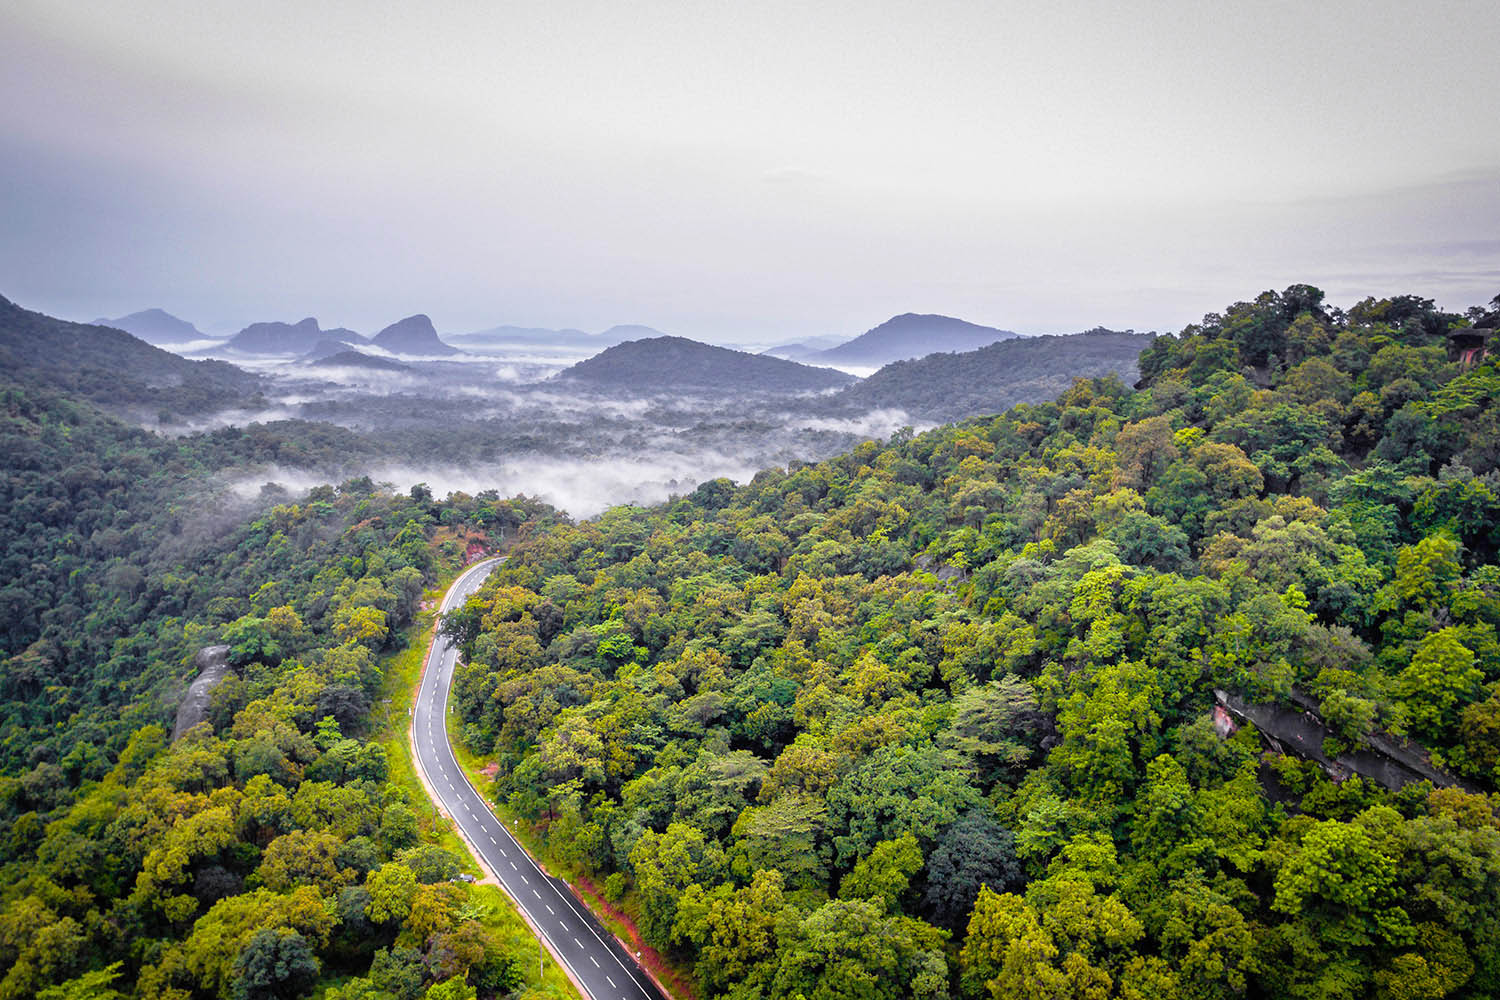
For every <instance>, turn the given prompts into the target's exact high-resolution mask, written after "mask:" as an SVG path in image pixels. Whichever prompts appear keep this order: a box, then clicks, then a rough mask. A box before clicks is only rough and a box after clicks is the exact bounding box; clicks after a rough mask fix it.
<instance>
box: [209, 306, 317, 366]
mask: <svg viewBox="0 0 1500 1000" xmlns="http://www.w3.org/2000/svg"><path fill="white" fill-rule="evenodd" d="M322 338H323V331H322V330H320V329H319V328H318V321H317V320H315V319H313V318H312V317H311V316H309V317H308V318H307V319H304V320H302V321H301V322H298V323H275V322H273V323H251V324H250V325H249V326H247V327H245V328H244V329H243V330H241V331H240V332H239V333H237V334H235V335H234V336H233V337H230V338H229V343H228V344H226V345H225V346H226V347H228V348H229V349H230V350H233V351H238V352H240V353H242V354H278V355H297V356H300V355H303V354H306V353H307V352H308V351H310V350H312V348H313V347H314V346H315V345H316V344H317V343H318V341H319V340H321V339H322Z"/></svg>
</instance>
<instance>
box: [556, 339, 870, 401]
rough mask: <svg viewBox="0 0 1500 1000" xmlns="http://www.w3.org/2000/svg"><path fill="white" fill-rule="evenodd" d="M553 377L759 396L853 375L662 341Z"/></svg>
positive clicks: (844, 381) (845, 380)
mask: <svg viewBox="0 0 1500 1000" xmlns="http://www.w3.org/2000/svg"><path fill="white" fill-rule="evenodd" d="M555 378H556V379H558V380H560V381H564V382H583V383H589V384H593V385H598V386H612V387H626V388H634V389H641V388H644V389H654V390H670V389H678V388H682V389H742V390H743V389H750V390H752V391H763V392H806V391H816V390H822V389H832V388H837V387H839V386H843V385H848V384H850V383H852V382H853V381H854V377H853V376H851V375H846V374H845V373H843V372H838V371H834V370H832V369H828V368H814V367H811V366H809V365H801V364H797V363H796V362H795V361H787V360H784V359H782V358H774V357H767V356H765V355H761V354H750V353H747V352H745V351H736V350H733V349H732V348H728V347H716V346H714V345H712V344H705V343H702V342H700V341H696V340H689V339H688V338H686V337H668V336H662V337H650V338H646V339H644V340H631V341H626V342H625V343H623V344H616V345H615V346H613V347H609V348H606V349H605V350H603V351H601V352H600V353H598V354H596V355H594V356H593V357H592V358H589V359H587V360H585V361H580V362H579V363H578V364H576V365H573V366H572V367H571V368H568V369H565V370H564V371H562V372H560V373H559V374H558V375H556V376H555Z"/></svg>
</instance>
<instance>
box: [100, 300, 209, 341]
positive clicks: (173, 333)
mask: <svg viewBox="0 0 1500 1000" xmlns="http://www.w3.org/2000/svg"><path fill="white" fill-rule="evenodd" d="M94 325H95V326H108V327H112V328H113V329H116V330H124V331H125V332H126V333H128V334H130V335H131V336H132V337H137V338H139V339H141V340H144V341H145V342H146V343H148V344H186V343H189V342H191V341H194V340H201V339H203V333H202V331H200V330H199V329H198V328H197V327H196V326H194V325H193V324H191V323H189V322H188V321H187V320H185V319H178V318H177V317H176V316H173V315H172V314H171V313H169V312H167V311H166V310H165V309H157V308H155V307H153V308H151V309H142V310H141V311H140V312H133V313H131V314H130V315H128V316H120V317H117V318H115V319H97V320H95V321H94Z"/></svg>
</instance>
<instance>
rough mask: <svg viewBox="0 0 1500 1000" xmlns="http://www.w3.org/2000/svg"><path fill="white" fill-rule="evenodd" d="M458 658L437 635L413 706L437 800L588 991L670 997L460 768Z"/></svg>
mask: <svg viewBox="0 0 1500 1000" xmlns="http://www.w3.org/2000/svg"><path fill="white" fill-rule="evenodd" d="M499 563H500V560H499V559H489V560H486V561H484V562H481V563H476V564H475V565H474V566H472V567H470V568H469V569H468V570H466V571H465V572H464V573H463V575H462V576H460V577H459V578H458V579H457V580H455V581H454V583H453V586H452V587H450V588H449V589H448V593H447V594H446V595H444V597H443V604H442V608H441V610H442V611H444V612H447V611H450V610H452V609H453V608H455V607H458V606H459V605H461V604H462V603H463V602H464V601H465V600H466V599H468V597H469V595H471V594H473V593H474V592H475V591H476V590H478V589H479V585H480V584H481V583H483V582H484V579H485V577H487V576H489V574H490V571H491V570H493V569H494V568H495V567H496V566H497V565H499ZM457 662H458V651H457V649H455V648H454V647H453V645H452V644H451V643H450V642H449V641H448V640H447V639H445V638H443V637H442V636H438V637H437V638H436V639H435V640H434V641H433V644H432V649H431V650H430V651H429V652H428V654H427V669H426V670H425V671H424V672H423V674H422V686H421V687H420V688H419V689H418V691H417V703H416V706H415V708H414V710H413V712H412V728H411V738H412V744H413V746H414V747H415V748H416V758H417V767H418V768H419V769H420V770H421V772H422V776H423V778H424V779H425V780H426V782H427V786H428V788H429V789H430V790H431V792H432V794H433V795H434V796H436V798H437V801H438V805H439V806H440V807H441V808H442V810H443V812H445V813H447V814H448V815H449V816H450V817H452V819H453V822H454V823H455V824H456V825H457V826H458V828H459V830H460V831H461V832H462V833H463V836H464V839H465V840H467V841H468V842H469V847H470V849H471V850H473V851H474V853H476V854H477V855H478V856H479V859H480V861H481V863H482V864H483V865H484V866H485V867H486V868H487V869H489V872H490V874H492V875H493V876H494V877H495V878H496V879H497V880H498V881H499V882H500V884H501V885H503V886H504V887H505V891H506V892H508V893H510V896H511V898H512V899H514V900H515V901H516V904H517V905H518V906H519V907H520V908H521V910H522V911H523V912H524V913H525V914H526V916H527V917H528V918H529V919H530V920H531V925H532V928H533V929H534V930H536V931H538V932H539V933H540V934H541V936H542V939H543V940H544V941H545V942H546V944H547V950H548V951H550V952H552V956H553V959H554V960H555V961H557V962H559V963H560V964H562V965H563V966H564V967H565V968H566V969H567V970H568V971H569V972H570V973H572V976H573V981H574V982H575V983H577V984H579V985H580V986H582V988H583V989H584V991H585V993H586V995H587V996H588V997H591V998H592V1000H666V997H664V995H663V994H662V992H661V991H660V990H659V989H657V987H656V984H655V983H654V982H652V981H651V979H650V978H649V977H648V976H646V974H645V973H644V972H642V971H641V970H640V969H639V968H638V967H637V966H636V964H635V962H634V961H633V960H632V959H631V958H630V956H629V955H628V953H627V952H626V951H625V949H624V947H623V946H622V945H621V944H620V942H619V941H618V940H617V939H616V938H615V937H614V936H613V935H611V934H610V933H609V932H608V931H606V930H605V929H604V928H603V927H601V926H600V924H599V922H598V921H597V920H595V919H594V915H593V914H592V913H590V912H589V911H588V910H587V909H586V908H584V906H583V905H582V904H580V903H579V902H578V900H577V899H576V898H575V897H574V896H573V893H572V892H571V891H570V890H569V889H568V887H567V884H566V883H564V882H563V881H562V880H561V879H554V878H550V877H548V876H547V875H544V874H542V870H541V869H540V868H538V867H537V865H536V862H534V861H532V860H531V855H529V854H527V853H526V851H525V850H524V849H523V848H522V847H521V845H520V844H519V843H517V842H516V839H515V838H514V837H512V836H511V835H510V833H509V832H508V831H507V830H506V829H505V826H504V824H502V823H501V822H500V820H499V819H497V818H496V817H495V814H494V813H492V812H490V809H489V806H488V805H487V804H486V803H485V801H484V799H483V797H481V796H480V794H479V793H478V792H477V791H475V790H474V787H473V786H472V785H470V784H469V781H468V779H467V778H466V777H464V774H463V772H462V771H461V770H459V767H458V761H457V760H455V759H454V757H453V748H452V747H451V746H449V744H448V729H447V727H446V725H445V724H444V719H445V716H446V714H447V712H448V689H449V687H450V686H451V685H452V683H453V668H454V665H455V664H456V663H457Z"/></svg>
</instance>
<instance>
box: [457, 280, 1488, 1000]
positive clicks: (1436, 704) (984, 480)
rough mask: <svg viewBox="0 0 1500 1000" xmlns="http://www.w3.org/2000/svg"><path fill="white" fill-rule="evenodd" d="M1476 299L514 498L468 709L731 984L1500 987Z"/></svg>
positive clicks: (587, 846)
mask: <svg viewBox="0 0 1500 1000" xmlns="http://www.w3.org/2000/svg"><path fill="white" fill-rule="evenodd" d="M1496 305H1500V301H1497V303H1496ZM1493 318H1494V313H1493V312H1486V311H1485V310H1483V309H1479V310H1473V311H1471V313H1470V314H1469V315H1468V316H1459V315H1454V314H1444V313H1442V312H1440V311H1439V310H1437V309H1435V308H1434V307H1433V305H1432V303H1431V302H1429V301H1426V300H1421V299H1417V298H1414V297H1401V298H1395V299H1390V300H1378V301H1377V300H1373V299H1372V300H1366V301H1364V302H1361V303H1359V304H1357V305H1356V306H1354V307H1352V308H1351V309H1349V310H1348V311H1347V312H1342V311H1340V310H1337V309H1333V308H1330V307H1328V306H1326V305H1325V304H1324V302H1323V300H1322V293H1321V292H1319V291H1318V290H1317V289H1314V288H1311V287H1308V286H1293V287H1292V288H1289V289H1287V290H1286V291H1285V292H1281V293H1266V294H1264V295H1262V296H1260V297H1258V298H1257V299H1255V300H1254V301H1252V302H1243V303H1238V304H1236V305H1234V306H1232V307H1231V308H1229V309H1228V310H1226V312H1225V313H1224V314H1222V315H1211V316H1208V317H1206V318H1205V319H1204V321H1203V322H1202V323H1200V324H1195V325H1193V326H1190V327H1189V328H1187V329H1186V330H1184V331H1183V332H1182V334H1181V335H1179V336H1167V337H1160V338H1158V339H1156V340H1155V341H1154V342H1153V343H1152V344H1151V346H1150V347H1149V348H1148V349H1147V350H1146V351H1145V353H1144V354H1143V355H1142V358H1141V361H1140V373H1141V381H1140V389H1139V391H1132V390H1131V388H1130V387H1129V386H1127V385H1126V384H1124V383H1122V382H1121V381H1119V380H1118V379H1115V378H1103V379H1088V380H1080V381H1078V382H1076V383H1075V384H1074V385H1073V386H1072V388H1070V389H1068V390H1067V391H1066V392H1064V393H1063V394H1062V395H1061V396H1059V397H1058V398H1057V399H1056V401H1055V402H1051V403H1046V404H1042V405H1021V406H1017V407H1015V408H1014V409H1012V410H1010V411H1009V412H1007V413H1005V414H1003V415H1000V416H993V417H988V418H983V419H978V420H972V421H968V422H966V423H963V424H960V425H957V426H950V427H944V428H941V429H938V430H935V431H932V432H930V433H926V434H921V435H915V436H914V435H911V434H909V433H903V434H898V435H897V436H896V437H894V438H893V439H892V440H890V441H889V442H887V443H885V444H883V445H882V444H878V443H873V442H872V443H869V444H867V445H864V446H861V447H859V448H856V449H855V450H854V451H852V452H850V453H849V454H847V455H845V456H843V457H841V458H838V459H834V460H832V461H829V462H824V463H821V464H817V465H805V466H793V467H791V468H788V469H770V470H767V471H764V472H762V473H761V474H759V475H758V476H756V477H755V478H754V480H753V481H752V482H750V483H749V484H747V485H745V486H741V487H736V486H734V485H733V484H731V483H729V482H727V481H718V482H710V483H706V484H704V485H702V486H701V487H699V488H698V489H697V490H696V491H695V492H694V493H692V494H691V495H690V496H687V497H685V498H683V499H681V500H679V501H677V502H675V503H670V504H667V505H665V506H661V507H657V508H652V509H616V510H614V511H611V512H609V513H607V514H606V515H604V516H602V517H600V518H598V519H596V520H594V521H591V522H588V523H585V524H579V525H574V526H559V527H557V528H555V529H554V530H552V531H549V532H546V533H542V534H538V535H535V536H532V537H531V538H529V539H528V540H527V541H525V542H524V543H522V544H520V545H518V546H517V547H516V549H515V550H514V551H513V553H512V555H511V558H510V560H509V562H507V563H506V565H505V566H504V567H503V568H502V569H501V570H500V571H498V572H497V573H496V574H495V575H494V576H493V577H492V578H491V580H490V582H489V583H488V585H487V586H486V588H485V589H484V590H483V592H482V593H481V594H480V595H478V596H476V597H475V598H474V599H472V600H471V602H470V603H469V605H468V606H467V607H466V608H464V609H463V610H462V611H461V612H458V613H456V614H455V615H453V616H450V619H449V623H448V625H447V627H448V628H449V630H450V632H451V633H452V634H453V635H455V636H457V637H459V638H460V639H462V640H463V641H464V642H465V644H466V648H467V649H468V651H469V654H470V660H469V664H468V666H467V667H466V668H464V670H463V671H462V672H461V673H460V676H459V679H458V682H457V689H456V696H457V702H458V704H459V707H460V709H461V711H462V712H463V716H464V719H465V726H464V730H463V738H464V741H465V742H466V743H467V744H468V746H469V748H470V749H471V750H472V751H474V752H475V753H477V754H479V755H481V756H482V757H485V758H488V759H492V760H494V761H495V762H497V763H498V774H497V776H496V779H495V795H496V797H497V798H498V799H499V800H500V801H502V802H504V803H505V804H506V805H507V807H508V808H510V809H512V810H514V811H515V812H517V813H519V814H520V815H522V816H525V817H530V818H532V819H533V820H534V821H535V822H537V823H538V824H540V825H541V826H542V827H543V828H545V831H546V843H547V849H548V850H549V851H550V852H552V854H553V855H554V856H555V857H557V858H558V859H560V860H561V862H562V863H565V864H567V865H569V866H572V867H573V868H575V869H576V870H578V871H580V872H583V873H585V874H587V875H588V876H590V877H591V878H594V879H597V880H599V881H600V882H602V884H603V885H604V887H605V888H604V891H605V893H606V895H607V896H609V897H610V898H613V899H616V900H618V901H620V904H621V905H622V906H624V907H625V909H626V911H627V912H628V913H630V914H631V915H632V916H633V917H634V918H635V920H636V921H637V923H638V924H639V926H640V927H641V929H642V931H643V933H644V934H645V936H646V938H647V939H648V940H649V941H650V943H652V944H653V945H654V946H655V947H656V948H657V949H659V950H661V951H662V952H663V953H665V954H667V955H669V956H673V957H675V960H676V961H678V962H680V963H681V964H682V965H683V966H684V967H685V968H686V969H690V970H692V972H693V974H694V975H695V977H696V982H697V984H698V988H699V991H700V994H701V996H703V997H704V998H718V997H735V998H748V997H757V998H762V997H763V998H794V997H806V998H830V1000H831V998H835V997H855V996H858V997H880V998H891V1000H895V998H897V997H922V998H942V997H949V996H955V995H956V996H961V997H971V998H975V1000H981V998H995V1000H1008V998H1023V997H1024V998H1042V997H1063V996H1068V997H1098V998H1103V997H1130V998H1136V997H1158V998H1160V997H1193V998H1206V997H1223V998H1231V997H1241V996H1268V997H1363V996H1382V997H1414V996H1429V997H1439V996H1454V997H1459V996H1462V997H1489V996H1495V995H1497V994H1500V821H1497V818H1496V805H1497V803H1500V799H1497V798H1496V796H1495V790H1496V787H1497V779H1500V642H1497V637H1496V626H1497V624H1500V564H1497V549H1496V546H1497V537H1500V536H1497V534H1496V531H1495V527H1496V524H1497V522H1500V472H1497V458H1500V410H1497V408H1496V405H1495V402H1496V397H1497V395H1500V374H1497V370H1496V367H1495V363H1494V360H1493V359H1485V358H1478V359H1474V358H1472V357H1471V358H1470V359H1469V361H1470V363H1467V364H1466V363H1460V361H1459V360H1458V359H1457V357H1456V356H1455V354H1453V353H1452V352H1450V345H1449V342H1448V337H1447V334H1448V332H1449V330H1450V328H1454V327H1458V328H1462V327H1465V326H1467V325H1468V324H1469V323H1488V324H1490V325H1493ZM1000 346H1001V347H1009V346H1011V345H1009V344H1006V345H1000ZM1476 360H1477V363H1472V362H1475V361H1476ZM1276 709H1287V710H1289V714H1291V715H1293V716H1295V717H1296V718H1297V719H1300V720H1303V722H1304V723H1305V724H1307V725H1309V726H1312V727H1313V731H1314V732H1315V733H1317V734H1319V735H1320V736H1321V739H1319V740H1314V741H1313V742H1312V744H1311V746H1306V747H1303V748H1302V749H1301V750H1299V752H1296V753H1293V752H1291V751H1290V750H1289V749H1287V748H1286V746H1285V745H1283V744H1280V743H1278V742H1276V741H1275V740H1274V739H1273V738H1272V734H1271V733H1270V732H1269V731H1266V732H1261V731H1258V730H1257V726H1256V724H1255V723H1254V722H1253V721H1251V717H1252V716H1254V717H1259V718H1262V719H1272V720H1274V718H1275V716H1274V712H1273V710H1276ZM1268 724H1275V723H1274V721H1273V722H1270V723H1268ZM1382 748H1384V749H1382ZM1382 753H1386V754H1388V755H1396V756H1400V757H1406V758H1409V759H1410V760H1412V761H1413V762H1415V763H1414V766H1417V767H1420V768H1425V769H1426V771H1425V773H1427V774H1429V775H1431V776H1432V778H1433V779H1434V780H1426V779H1423V780H1408V778H1409V776H1408V777H1401V776H1397V777H1396V778H1395V779H1394V780H1391V779H1390V776H1389V775H1386V774H1384V773H1383V772H1382V771H1381V769H1380V768H1377V767H1374V766H1372V765H1371V764H1370V762H1371V761H1372V760H1376V759H1377V758H1379V759H1387V760H1389V759H1395V758H1394V757H1389V756H1388V757H1386V758H1381V757H1380V755H1381V754H1382Z"/></svg>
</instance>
